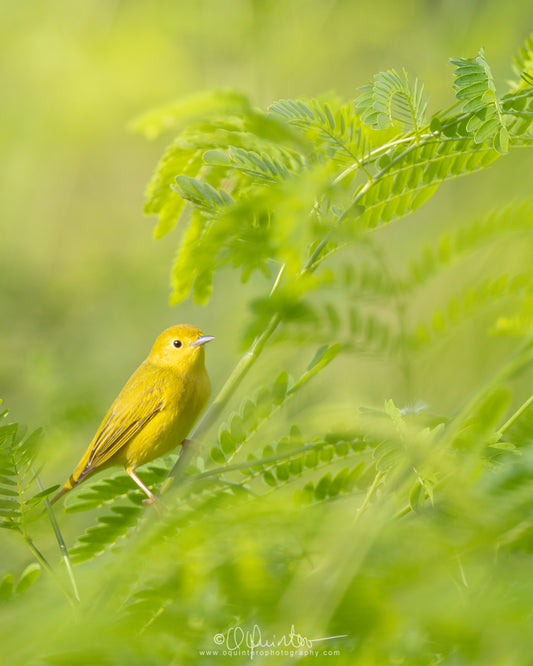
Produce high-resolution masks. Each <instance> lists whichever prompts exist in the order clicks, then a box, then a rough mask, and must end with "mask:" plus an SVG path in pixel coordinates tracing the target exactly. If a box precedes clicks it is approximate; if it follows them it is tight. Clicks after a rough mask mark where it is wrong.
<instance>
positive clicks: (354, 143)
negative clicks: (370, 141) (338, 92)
mask: <svg viewBox="0 0 533 666" xmlns="http://www.w3.org/2000/svg"><path fill="white" fill-rule="evenodd" d="M268 110H269V112H270V113H271V114H275V115H277V116H279V117H281V118H283V120H284V121H285V122H287V123H289V124H291V125H294V126H296V127H298V128H300V129H302V130H303V131H304V132H305V135H306V137H307V138H308V139H310V140H311V141H313V143H314V144H315V151H316V150H317V148H318V146H320V148H321V149H322V151H323V154H324V156H325V157H327V158H328V159H332V160H334V161H337V162H341V163H352V162H356V163H357V162H359V161H360V160H361V159H362V157H363V156H364V155H365V153H366V151H367V139H366V137H365V134H364V132H363V131H362V128H361V125H360V122H359V119H358V118H357V116H356V114H355V113H354V112H353V110H352V108H351V105H348V104H339V103H338V102H337V101H335V100H331V101H329V102H321V101H319V100H316V99H313V100H306V101H304V100H292V99H282V100H279V101H277V102H274V103H273V104H271V105H270V107H269V109H268Z"/></svg>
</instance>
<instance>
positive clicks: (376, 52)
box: [0, 0, 533, 484]
mask: <svg viewBox="0 0 533 666" xmlns="http://www.w3.org/2000/svg"><path fill="white" fill-rule="evenodd" d="M0 21H1V25H2V26H3V31H2V32H3V36H2V40H1V41H0V50H1V65H0V67H1V70H0V76H1V84H2V90H3V96H2V98H3V103H2V104H1V106H0V114H1V118H0V137H1V143H2V156H3V159H2V162H1V164H0V172H1V179H2V197H1V198H0V210H1V213H0V219H1V220H2V236H1V243H0V266H1V271H2V276H1V284H2V289H1V292H0V307H1V312H2V362H1V364H0V394H1V396H2V397H3V398H4V401H5V403H4V404H5V406H7V407H9V408H10V409H11V416H12V418H13V419H14V420H18V421H21V422H24V423H27V424H28V425H29V426H30V427H37V426H41V425H42V426H44V427H45V429H46V440H45V441H46V446H47V453H48V465H47V468H46V471H45V478H46V481H47V482H48V483H50V484H51V483H55V482H58V481H60V480H61V479H60V478H59V477H61V476H62V474H63V473H66V472H67V471H69V468H70V467H71V466H72V464H73V463H74V462H75V460H77V458H78V455H79V453H80V452H81V451H82V450H83V449H84V448H85V446H86V444H87V442H88V441H89V439H90V437H91V435H92V433H93V431H94V429H95V427H96V426H97V425H98V423H99V420H100V418H101V416H102V414H103V413H104V412H105V410H106V408H107V406H108V404H109V402H110V401H111V400H112V398H113V397H114V395H116V393H117V391H118V389H119V388H120V387H121V386H122V384H123V382H124V381H125V379H126V378H127V377H128V376H129V374H130V372H131V371H132V370H133V369H134V368H135V367H136V365H137V364H138V363H139V361H140V360H141V359H142V358H143V357H144V356H145V354H146V353H147V351H148V349H149V347H150V345H151V343H152V341H153V339H154V338H155V336H156V334H157V333H158V332H159V331H160V330H161V329H162V328H164V327H166V326H168V325H170V324H172V323H177V322H191V323H194V324H197V325H199V326H200V327H202V328H203V329H204V330H205V331H206V332H208V333H212V334H214V335H216V336H217V340H218V343H217V344H216V345H213V347H212V348H210V349H209V354H208V357H209V358H208V364H209V367H210V373H211V376H212V379H213V384H214V388H215V389H216V388H217V386H220V383H221V382H222V381H223V378H224V377H225V375H226V374H227V372H228V371H229V370H230V369H231V368H232V366H233V365H234V363H235V361H236V359H237V358H238V354H239V346H238V340H239V331H240V329H241V328H242V323H243V322H244V320H245V311H244V305H243V304H244V302H245V300H246V299H245V297H244V293H246V294H249V293H250V292H249V290H250V289H251V290H253V289H254V286H253V285H251V286H249V287H248V286H247V287H246V288H244V287H243V289H246V292H243V298H242V299H240V298H238V297H237V298H235V297H234V296H232V298H231V299H229V298H228V296H227V295H228V293H229V292H228V291H226V290H225V289H224V286H222V287H217V289H218V291H217V292H216V293H215V298H214V299H213V300H212V301H211V303H210V304H209V306H208V307H207V308H197V307H195V306H193V305H191V304H189V303H186V304H182V305H180V306H178V307H175V308H172V309H171V308H169V306H168V275H169V270H170V266H171V262H172V257H173V254H174V252H175V248H176V244H177V239H178V236H177V234H176V232H173V233H172V234H171V235H170V236H168V237H166V238H165V239H163V240H162V241H157V242H156V241H155V240H153V238H152V228H153V224H152V222H153V221H151V220H147V219H146V218H145V217H144V216H143V213H142V206H143V191H144V188H145V185H146V183H147V181H148V179H149V178H150V175H151V173H152V171H153V169H154V167H155V164H156V162H157V160H158V159H159V157H160V156H161V154H162V151H163V149H164V146H165V144H166V142H168V140H170V137H161V138H160V139H158V140H156V141H153V142H149V141H147V140H145V139H144V138H143V137H141V136H138V135H135V134H133V133H132V132H130V131H129V130H128V125H129V124H130V122H131V121H132V120H133V119H135V118H136V117H137V116H138V115H140V114H143V113H144V112H146V111H147V110H149V109H151V108H153V107H156V106H158V105H162V104H166V103H168V102H170V101H172V100H174V99H176V98H179V97H180V96H182V95H185V94H189V93H191V92H195V91H199V90H204V89H209V88H213V87H232V88H235V89H238V90H239V91H242V92H244V93H246V94H247V95H249V96H250V98H251V99H252V100H253V102H254V103H255V104H257V105H259V106H262V107H265V106H267V105H268V104H269V103H270V102H271V101H273V100H275V99H277V98H281V97H288V96H291V97H294V96H307V95H309V96H311V95H319V94H321V93H323V92H328V91H336V92H337V93H339V94H340V95H341V96H343V97H346V98H347V99H351V98H353V97H355V96H356V95H357V92H356V88H357V87H358V86H360V85H363V84H364V83H366V82H367V81H368V80H369V79H370V78H371V77H372V75H373V74H374V73H376V72H378V71H380V70H382V69H386V68H389V67H395V68H397V69H401V68H402V67H405V68H406V69H407V70H408V71H409V73H410V74H411V75H412V76H418V77H419V78H420V79H421V80H422V81H425V83H426V89H427V90H428V92H429V93H430V94H431V98H432V101H431V106H430V111H431V110H436V109H438V108H441V107H444V106H447V105H449V104H451V103H452V102H453V97H452V79H453V76H452V67H451V66H450V65H449V63H448V58H449V57H450V56H454V55H461V56H464V57H471V56H473V55H474V54H475V53H477V51H478V49H479V48H480V47H481V46H484V47H485V49H486V54H487V57H488V59H489V62H490V63H491V66H492V67H493V71H494V74H495V76H496V78H497V80H498V81H499V82H500V83H501V84H502V86H503V84H504V83H505V79H506V78H508V77H509V76H510V75H511V66H510V65H511V60H512V56H513V55H514V53H516V51H517V49H518V48H519V47H520V46H521V44H522V42H523V41H524V39H525V38H526V37H527V36H528V34H529V31H530V30H531V29H532V27H533V5H532V3H531V1H530V0H515V1H514V2H512V3H508V4H507V5H506V6H505V7H503V5H502V3H501V2H500V1H499V0H484V1H483V0H479V1H470V2H464V0H463V1H459V0H442V1H437V0H408V1H406V2H401V3H400V2H393V1H392V0H385V1H383V2H380V3H378V4H376V3H374V2H370V1H368V0H365V1H362V2H357V1H351V0H344V1H343V0H292V1H291V2H287V1H286V0H285V1H283V0H231V1H229V0H217V1H214V0H196V2H193V3H191V2H178V1H176V0H174V1H171V0H167V1H164V0H157V1H153V0H150V1H148V0H130V1H128V2H119V1H113V0H84V1H83V2H70V3H69V2H64V1H60V0H43V1H42V2H39V3H33V2H27V1H21V2H16V3H10V2H5V1H4V2H2V3H1V5H0ZM524 160H531V158H530V157H529V155H525V154H524V155H515V154H512V155H509V156H507V157H506V158H505V159H503V160H501V161H499V162H498V164H497V165H496V167H495V168H494V169H491V170H488V171H487V172H486V173H482V174H479V175H475V176H471V177H469V178H467V179H465V180H460V181H457V182H455V183H452V184H447V185H445V186H443V187H442V188H441V189H440V190H439V192H438V194H437V195H436V196H435V197H434V198H433V199H432V200H431V201H430V202H429V204H428V205H426V206H425V207H423V209H422V210H421V211H419V212H417V213H416V214H415V215H413V216H412V217H410V218H408V219H407V220H404V221H403V222H402V224H401V225H399V226H398V227H394V225H393V226H391V227H390V228H387V230H386V235H385V234H383V235H382V237H383V243H384V245H385V246H387V247H389V248H395V249H396V250H395V251H396V252H397V253H398V259H399V261H403V260H404V259H405V257H403V256H402V254H401V251H402V247H406V246H407V245H408V244H409V243H411V239H412V238H413V237H416V238H420V241H421V242H422V241H423V240H424V238H430V237H434V236H435V234H436V233H437V232H438V231H439V230H440V229H442V228H443V227H446V226H450V225H452V226H453V225H458V224H461V222H462V221H464V220H466V219H471V217H472V216H475V215H477V216H479V215H483V214H484V213H486V212H488V211H490V210H491V208H492V207H494V206H495V205H497V204H499V203H501V202H502V201H505V202H507V201H510V200H512V199H514V198H520V197H524V196H527V195H529V194H530V188H531V181H530V179H523V178H522V179H519V178H517V177H516V174H517V173H518V172H519V170H520V169H523V168H527V165H525V164H524ZM529 169H531V163H530V162H529ZM178 233H179V232H178ZM224 279H226V280H227V281H229V282H230V284H233V283H232V282H231V281H232V280H234V278H233V276H230V275H226V276H225V278H224ZM234 293H235V292H234V291H233V292H232V294H234ZM464 352H465V356H466V357H467V358H471V359H472V360H471V361H470V362H472V363H478V365H483V363H484V362H485V359H483V358H479V359H476V358H475V349H474V348H467V349H466V350H464ZM484 353H486V352H484ZM461 362H462V359H461V358H459V360H458V364H460V363H461ZM456 370H457V368H450V367H449V366H448V367H447V368H444V369H441V371H442V372H443V384H446V379H447V377H446V372H448V373H452V374H453V372H455V371H456ZM359 381H362V380H359ZM448 390H449V391H450V395H451V394H452V393H453V385H452V386H451V387H450V388H449V389H448ZM392 392H393V390H392V389H391V390H388V387H387V385H386V378H385V379H382V381H381V382H379V381H378V380H376V387H375V389H374V391H373V394H374V397H375V398H376V400H377V401H379V402H380V403H381V402H382V400H383V399H384V398H386V397H389V395H388V393H392ZM370 393H371V394H372V391H371V392H370ZM440 406H441V407H444V408H445V407H446V406H448V407H450V406H453V400H452V399H451V397H450V396H446V395H443V397H442V405H440ZM58 470H62V472H61V473H60V474H59V475H58Z"/></svg>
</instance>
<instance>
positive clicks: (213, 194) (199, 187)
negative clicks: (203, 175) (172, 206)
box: [172, 174, 233, 217]
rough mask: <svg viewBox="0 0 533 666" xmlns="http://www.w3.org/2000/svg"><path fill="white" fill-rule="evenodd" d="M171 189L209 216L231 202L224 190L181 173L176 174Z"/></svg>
mask: <svg viewBox="0 0 533 666" xmlns="http://www.w3.org/2000/svg"><path fill="white" fill-rule="evenodd" d="M172 189H173V190H174V191H175V192H177V193H178V194H179V195H180V196H181V197H182V198H183V199H185V201H188V202H190V203H191V204H193V205H194V206H195V208H197V209H198V210H199V211H200V212H201V213H203V214H204V215H207V216H209V217H212V216H214V215H218V214H220V212H221V211H222V210H223V209H224V208H225V207H226V206H231V204H232V203H233V199H232V198H231V196H230V195H229V194H228V193H227V192H225V191H224V190H216V189H215V188H214V187H213V186H212V185H210V184H209V183H203V182H201V181H199V180H197V179H196V178H191V177H190V176H184V175H183V174H182V175H179V176H176V185H172Z"/></svg>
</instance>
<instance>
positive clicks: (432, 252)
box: [404, 202, 533, 290]
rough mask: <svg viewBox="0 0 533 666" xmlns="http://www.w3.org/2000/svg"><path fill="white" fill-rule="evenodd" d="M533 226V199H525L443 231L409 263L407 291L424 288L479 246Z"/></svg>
mask: <svg viewBox="0 0 533 666" xmlns="http://www.w3.org/2000/svg"><path fill="white" fill-rule="evenodd" d="M532 227H533V206H532V204H531V203H530V202H523V203H520V204H518V203H517V204H512V205H510V206H509V207H508V208H507V209H505V210H503V211H501V212H498V213H494V214H492V215H489V216H488V217H486V218H485V219H483V220H476V221H474V222H473V223H472V224H470V225H468V226H461V227H460V228H459V229H457V230H456V231H454V232H446V233H443V234H441V235H440V236H439V238H438V239H437V241H436V242H435V243H434V244H433V245H431V246H430V245H426V246H425V247H424V248H423V249H422V251H421V252H420V255H419V256H418V257H417V258H415V259H413V260H412V261H411V262H410V266H409V275H408V277H407V280H406V281H405V285H404V286H405V288H407V289H408V290H413V289H415V288H419V287H422V286H424V285H425V284H426V283H427V282H428V281H429V280H430V279H431V278H433V277H435V276H436V275H438V274H439V273H440V272H441V271H442V270H444V269H446V268H447V267H449V266H450V265H452V264H453V263H455V262H457V261H460V260H462V259H464V257H465V256H468V254H470V253H472V252H475V251H476V250H478V249H479V248H481V247H484V246H485V245H487V244H490V243H493V242H499V241H500V239H503V238H507V237H509V236H513V235H515V234H527V233H530V232H531V229H532Z"/></svg>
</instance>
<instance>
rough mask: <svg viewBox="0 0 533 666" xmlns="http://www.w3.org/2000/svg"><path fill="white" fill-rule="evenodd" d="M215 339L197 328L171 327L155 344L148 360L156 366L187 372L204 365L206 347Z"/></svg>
mask: <svg viewBox="0 0 533 666" xmlns="http://www.w3.org/2000/svg"><path fill="white" fill-rule="evenodd" d="M214 339H215V338H214V337H213V336H212V335H204V334H203V333H202V331H201V330H200V329H199V328H196V326H189V325H188V324H180V325H178V326H171V327H170V328H167V329H166V331H163V332H162V333H161V335H160V336H159V337H158V338H157V340H156V341H155V342H154V346H153V347H152V351H151V352H150V355H149V356H148V359H147V360H148V361H149V362H150V363H153V364H154V365H160V366H164V367H170V368H174V369H176V370H180V371H185V370H187V369H188V368H189V367H192V366H193V365H196V363H203V361H204V345H205V343H206V342H210V341H211V340H214Z"/></svg>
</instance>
